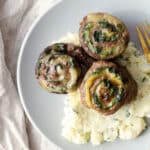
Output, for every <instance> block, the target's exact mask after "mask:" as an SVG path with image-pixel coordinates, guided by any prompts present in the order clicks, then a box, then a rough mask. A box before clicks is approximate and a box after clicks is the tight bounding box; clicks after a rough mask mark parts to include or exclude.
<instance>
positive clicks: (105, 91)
mask: <svg viewBox="0 0 150 150" xmlns="http://www.w3.org/2000/svg"><path fill="white" fill-rule="evenodd" d="M80 94H81V101H82V102H83V104H84V105H85V106H87V107H88V108H92V109H95V110H97V111H99V112H101V113H102V114H104V115H110V114H113V113H115V112H116V111H117V110H118V109H119V108H120V107H121V106H122V105H123V104H126V103H129V102H130V101H131V100H132V99H133V98H134V97H135V96H136V94H137V85H136V82H135V81H134V80H133V78H132V77H131V75H130V74H129V73H128V71H127V70H126V69H125V68H124V67H121V66H118V65H116V64H114V63H111V62H105V61H98V62H94V63H93V65H92V66H91V68H90V69H89V70H88V72H87V73H86V75H85V77H84V79H83V81H82V83H81V86H80Z"/></svg>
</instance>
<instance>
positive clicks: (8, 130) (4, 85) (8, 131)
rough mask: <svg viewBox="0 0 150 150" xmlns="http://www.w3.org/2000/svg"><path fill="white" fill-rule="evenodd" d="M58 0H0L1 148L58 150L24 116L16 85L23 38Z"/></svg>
mask: <svg viewBox="0 0 150 150" xmlns="http://www.w3.org/2000/svg"><path fill="white" fill-rule="evenodd" d="M57 2H58V1H57V0H0V150H28V149H31V150H58V149H59V148H58V147H56V146H55V145H54V144H52V143H51V142H50V141H48V140H47V139H46V138H44V137H43V136H42V135H41V134H40V133H39V132H38V131H37V130H36V129H34V128H33V126H32V125H31V123H30V122H29V121H28V119H27V118H26V116H25V114H24V111H23V108H22V106H21V103H20V100H19V97H18V93H17V90H16V89H17V88H16V64H17V56H18V52H19V50H20V46H21V43H22V40H23V38H24V36H25V34H26V32H27V31H28V29H29V27H30V26H31V24H32V23H33V21H34V20H35V19H37V18H38V17H40V16H41V15H42V14H43V13H44V12H46V11H47V10H48V9H49V8H50V7H52V6H53V5H54V4H55V3H57Z"/></svg>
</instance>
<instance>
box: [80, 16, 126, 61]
mask: <svg viewBox="0 0 150 150" xmlns="http://www.w3.org/2000/svg"><path fill="white" fill-rule="evenodd" d="M79 37H80V43H81V45H82V47H83V48H84V50H85V52H86V53H87V54H88V55H90V56H91V57H93V58H95V59H97V60H108V59H112V58H115V57H117V56H119V55H120V54H121V53H122V52H123V51H124V50H125V48H126V46H127V44H128V42H129V32H128V30H127V28H126V26H125V25H124V23H123V22H122V21H120V20H119V19H118V18H116V17H114V16H112V15H109V14H106V13H93V14H89V15H87V16H85V17H84V18H83V21H82V22H81V25H80V31H79Z"/></svg>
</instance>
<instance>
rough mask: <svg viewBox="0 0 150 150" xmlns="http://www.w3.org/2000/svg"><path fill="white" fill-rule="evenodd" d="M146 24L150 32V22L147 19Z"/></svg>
mask: <svg viewBox="0 0 150 150" xmlns="http://www.w3.org/2000/svg"><path fill="white" fill-rule="evenodd" d="M145 24H146V26H147V29H148V31H149V32H150V24H149V23H148V21H147V20H146V21H145Z"/></svg>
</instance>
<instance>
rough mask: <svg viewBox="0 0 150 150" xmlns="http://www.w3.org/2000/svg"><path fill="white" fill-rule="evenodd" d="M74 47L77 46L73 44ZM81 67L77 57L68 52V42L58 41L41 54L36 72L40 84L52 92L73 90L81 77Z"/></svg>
mask: <svg viewBox="0 0 150 150" xmlns="http://www.w3.org/2000/svg"><path fill="white" fill-rule="evenodd" d="M72 48H74V49H75V48H76V47H75V46H73V45H72ZM80 72H81V68H80V66H79V64H78V62H77V61H76V59H75V58H73V57H71V56H69V55H68V53H67V44H63V43H56V44H53V45H51V46H49V47H47V48H46V49H45V50H44V52H42V54H41V55H40V57H39V59H38V62H37V65H36V69H35V74H36V78H37V79H38V81H39V83H40V85H41V86H42V87H43V88H45V89H47V90H48V91H49V92H52V93H67V92H69V91H71V90H73V89H74V88H75V87H76V85H77V81H78V79H79V77H80Z"/></svg>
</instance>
